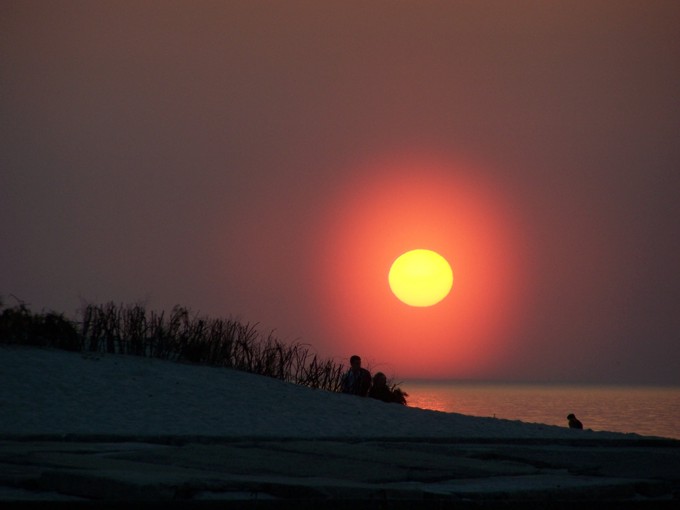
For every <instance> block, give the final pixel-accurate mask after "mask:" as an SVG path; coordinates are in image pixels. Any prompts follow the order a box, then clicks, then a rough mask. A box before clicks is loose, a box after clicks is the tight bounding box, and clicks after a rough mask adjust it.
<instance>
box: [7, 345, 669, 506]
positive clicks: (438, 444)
mask: <svg viewBox="0 0 680 510" xmlns="http://www.w3.org/2000/svg"><path fill="white" fill-rule="evenodd" d="M406 390H407V391H408V388H406ZM679 444H680V442H674V441H668V440H653V439H650V438H643V437H641V436H637V435H633V434H620V433H611V432H593V431H588V430H586V431H577V430H570V429H568V428H566V427H555V426H547V425H541V424H527V423H521V422H516V421H508V420H500V419H494V418H478V417H470V416H464V415H460V414H453V413H442V412H436V411H428V410H423V409H415V408H408V407H404V406H400V405H397V404H385V403H383V402H379V401H376V400H372V399H362V398H358V397H352V396H347V395H341V394H335V393H330V392H327V391H321V390H312V389H309V388H305V387H301V386H297V385H293V384H289V383H284V382H281V381H278V380H274V379H270V378H266V377H262V376H257V375H252V374H247V373H243V372H237V371H233V370H227V369H221V368H214V367H205V366H195V365H187V364H179V363H173V362H168V361H162V360H156V359H147V358H137V357H127V356H126V357H121V356H111V355H83V354H80V353H69V352H64V351H55V350H43V349H31V348H17V347H0V468H2V470H0V472H1V473H4V474H3V476H2V477H0V488H2V487H4V488H5V492H4V496H3V493H2V491H0V500H4V501H13V500H21V499H36V498H38V496H37V495H38V494H39V495H40V497H41V498H47V499H55V500H58V499H61V498H64V497H77V498H81V499H85V500H91V499H98V498H105V499H114V500H130V499H153V500H166V499H177V498H180V499H185V500H189V499H190V500H192V501H198V500H203V499H207V498H218V499H220V500H240V501H242V500H245V499H248V500H252V499H257V500H259V501H260V502H261V501H262V500H263V499H265V500H272V501H278V502H279V503H280V502H281V501H288V502H291V501H296V502H297V503H299V502H300V501H301V500H302V499H304V500H310V499H311V500H314V499H319V498H321V499H324V501H328V500H331V501H336V502H337V501H348V500H349V499H357V498H359V499H361V500H362V501H364V502H366V503H367V504H369V505H370V502H371V501H375V500H376V498H382V499H384V498H388V499H391V500H392V499H393V500H395V501H397V500H400V501H420V502H422V501H423V500H424V499H423V498H425V499H426V500H428V501H429V500H431V499H432V498H435V499H436V500H437V501H442V500H445V501H449V500H452V499H456V500H457V501H460V500H461V499H470V498H472V499H475V498H476V500H477V501H479V500H480V498H482V499H483V500H484V501H488V500H489V498H492V499H493V498H498V497H501V496H499V494H501V495H503V496H502V497H503V498H505V499H506V500H507V499H508V498H510V499H513V498H514V499H517V500H519V499H522V500H526V499H527V498H537V497H548V496H547V495H551V496H550V497H555V496H556V495H557V497H559V498H562V499H565V498H567V499H568V498H572V497H577V498H581V499H583V497H586V496H584V495H586V494H587V495H589V496H587V498H590V499H598V498H600V499H601V498H603V497H605V496H606V497H607V498H609V499H611V498H614V499H616V500H621V501H622V500H626V501H631V500H633V499H634V500H636V501H648V500H649V498H650V497H651V498H652V499H653V500H654V501H657V502H658V501H661V500H663V501H667V500H670V499H672V498H673V497H674V495H675V497H678V496H679V495H680V489H678V481H679V479H680V448H678V445H679ZM150 466H152V468H150ZM27 487H29V488H30V489H31V490H28V491H27V490H26V488H27ZM640 487H647V489H645V490H642V496H641V489H640ZM650 487H653V489H650ZM36 488H37V489H38V490H37V489H36ZM584 491H585V492H584ZM650 491H651V492H650ZM530 495H531V496H530ZM541 495H542V496H541ZM643 496H644V497H643ZM442 498H443V499H442ZM587 498H586V499H587ZM669 498H670V499H669ZM368 507H370V506H368Z"/></svg>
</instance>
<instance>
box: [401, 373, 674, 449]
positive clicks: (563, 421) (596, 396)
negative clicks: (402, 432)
mask: <svg viewBox="0 0 680 510" xmlns="http://www.w3.org/2000/svg"><path fill="white" fill-rule="evenodd" d="M401 387H402V388H403V389H404V390H405V391H406V392H407V393H408V395H409V396H408V405H409V406H413V407H421V408H424V409H433V410H437V411H445V412H455V413H462V414H467V415H472V416H484V417H496V418H503V419H509V420H521V421H525V422H536V423H546V424H549V425H560V426H565V427H566V426H567V415H568V414H569V413H574V414H575V415H576V417H577V418H578V419H579V420H581V422H583V426H584V428H586V429H593V430H608V431H614V432H632V433H636V434H641V435H645V436H660V437H668V438H674V439H680V387H661V386H603V385H554V384H518V383H507V384H505V383H477V382H474V383H473V382H458V381H422V380H409V381H405V382H404V383H403V384H402V385H401Z"/></svg>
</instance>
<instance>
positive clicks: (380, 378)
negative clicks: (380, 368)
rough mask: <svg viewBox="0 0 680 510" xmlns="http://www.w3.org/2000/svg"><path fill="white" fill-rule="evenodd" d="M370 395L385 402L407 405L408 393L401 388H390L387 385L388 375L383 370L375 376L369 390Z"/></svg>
mask: <svg viewBox="0 0 680 510" xmlns="http://www.w3.org/2000/svg"><path fill="white" fill-rule="evenodd" d="M368 396H369V397H372V398H376V399H378V400H382V401H383V402H396V403H398V404H403V405H406V393H404V392H403V391H401V390H400V389H399V388H394V389H390V387H389V386H387V377H386V376H385V374H383V373H382V372H378V373H376V374H375V375H374V376H373V385H372V386H371V389H370V390H369V391H368Z"/></svg>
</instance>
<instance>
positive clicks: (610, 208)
mask: <svg viewBox="0 0 680 510" xmlns="http://www.w3.org/2000/svg"><path fill="white" fill-rule="evenodd" d="M679 26H680V2H676V1H672V0H671V1H657V0H652V1H618V2H610V1H571V2H566V1H565V2H544V1H518V2H505V1H459V2H457V1H441V2H435V1H427V0H424V1H411V2H407V1H361V2H351V1H324V2H318V1H307V2H299V1H287V2H274V1H252V0H249V1H229V2H206V1H197V2H194V1H192V2H189V1H182V2H177V1H163V2H155V1H153V2H144V1H115V2H89V1H82V2H81V1H62V2H32V1H4V2H2V4H1V5H0V91H1V93H0V130H1V136H0V166H1V173H0V248H1V249H0V296H2V301H3V303H4V304H5V305H12V304H15V303H16V300H15V298H14V297H13V296H16V297H17V298H19V299H21V300H23V301H25V302H26V303H28V304H30V306H31V308H32V309H33V310H34V311H39V310H43V309H45V310H50V309H54V310H57V311H60V312H64V313H66V314H67V315H69V316H76V314H77V311H78V309H79V308H80V307H81V306H82V305H83V303H88V302H94V303H100V302H107V301H114V302H117V303H138V302H141V303H145V304H146V305H147V306H148V307H149V308H151V309H169V308H171V307H172V306H173V305H175V304H181V305H184V306H187V307H189V308H191V309H192V310H194V311H195V312H197V313H201V314H206V315H210V316H215V317H227V318H229V317H231V318H236V319H239V320H242V321H244V322H252V323H259V327H260V328H261V329H262V330H263V332H265V333H268V332H269V331H271V330H273V331H274V334H275V336H277V337H279V338H281V339H282V340H286V341H291V342H292V341H300V342H303V343H308V344H311V345H312V346H313V348H314V349H315V351H317V352H318V353H319V354H320V355H322V356H329V357H330V356H332V357H336V358H337V359H338V360H341V361H345V360H346V358H347V357H348V356H349V355H350V354H354V353H359V354H361V355H362V357H363V359H364V361H365V364H369V365H370V366H371V368H372V369H374V370H378V369H380V370H383V371H386V372H388V373H389V374H391V375H394V376H396V377H399V378H407V377H415V376H420V377H451V378H473V379H495V380H518V381H519V380H529V381H571V382H608V383H626V382H629V383H673V384H680V236H679V232H680V231H679V229H678V227H679V226H680V143H679V142H678V134H679V133H680V35H679V32H678V27H679ZM412 248H430V249H433V250H436V251H438V252H439V253H441V254H442V255H444V256H445V257H446V258H447V259H448V260H449V262H450V263H451V266H452V268H453V271H454V285H453V289H452V291H451V294H450V295H449V296H448V297H447V298H445V300H444V301H442V302H441V303H439V304H438V305H435V306H433V307H431V308H428V309H414V308H411V307H408V306H406V305H404V304H403V303H401V302H399V301H398V300H396V298H395V297H394V295H392V294H391V292H390V290H389V287H388V285H387V272H388V271H389V266H390V264H391V261H392V260H394V259H395V258H396V257H397V256H398V255H399V254H400V253H402V252H404V251H406V250H408V249H412Z"/></svg>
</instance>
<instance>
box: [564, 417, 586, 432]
mask: <svg viewBox="0 0 680 510" xmlns="http://www.w3.org/2000/svg"><path fill="white" fill-rule="evenodd" d="M567 420H569V428H570V429H582V428H583V423H581V422H580V421H579V420H578V419H577V418H576V416H574V415H573V414H570V415H569V416H567Z"/></svg>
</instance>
